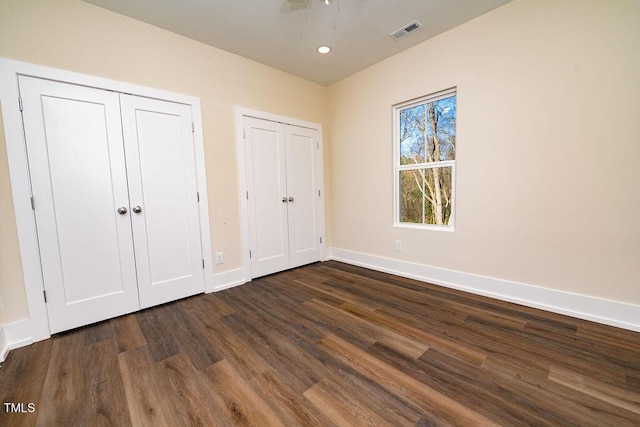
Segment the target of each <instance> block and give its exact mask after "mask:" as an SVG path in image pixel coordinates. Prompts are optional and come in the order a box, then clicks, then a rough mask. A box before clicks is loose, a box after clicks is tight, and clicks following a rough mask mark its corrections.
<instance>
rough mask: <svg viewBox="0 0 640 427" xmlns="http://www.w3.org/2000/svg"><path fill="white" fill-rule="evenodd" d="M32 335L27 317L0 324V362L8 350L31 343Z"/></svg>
mask: <svg viewBox="0 0 640 427" xmlns="http://www.w3.org/2000/svg"><path fill="white" fill-rule="evenodd" d="M32 335H33V334H32V333H31V322H30V321H29V319H24V320H19V321H17V322H13V323H7V324H6V325H2V326H0V362H4V360H5V359H6V357H7V354H9V350H13V349H14V348H18V347H24V346H25V345H29V344H31V343H32V342H33V338H32Z"/></svg>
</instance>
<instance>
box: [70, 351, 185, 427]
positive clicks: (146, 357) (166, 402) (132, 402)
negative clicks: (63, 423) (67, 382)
mask: <svg viewBox="0 0 640 427" xmlns="http://www.w3.org/2000/svg"><path fill="white" fill-rule="evenodd" d="M118 363H119V369H120V372H121V374H122V379H123V382H124V390H125V395H126V401H127V405H128V407H129V414H130V416H131V421H132V424H133V425H134V426H177V425H180V424H179V419H178V417H177V416H176V414H175V412H174V411H173V409H172V408H173V403H172V402H171V401H170V399H169V398H168V396H167V393H166V390H165V389H164V383H163V380H162V377H161V376H160V371H159V370H158V368H157V367H156V365H155V361H154V360H153V357H152V355H151V352H150V349H149V347H148V346H143V347H138V348H135V349H133V350H129V351H126V352H124V353H120V354H119V355H118ZM67 425H70V424H67Z"/></svg>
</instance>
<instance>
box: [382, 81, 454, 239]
mask: <svg viewBox="0 0 640 427" xmlns="http://www.w3.org/2000/svg"><path fill="white" fill-rule="evenodd" d="M393 114H394V129H395V130H394V150H395V160H394V162H395V168H394V173H395V192H396V194H395V200H396V207H395V223H396V225H400V226H404V225H410V226H413V227H420V228H429V229H439V230H450V231H452V230H453V225H454V213H455V179H456V162H455V160H456V116H457V104H456V91H455V89H453V90H447V91H444V92H439V93H436V94H433V95H429V96H426V97H423V98H420V99H418V100H414V101H410V102H406V103H403V104H399V105H396V106H395V107H394V109H393Z"/></svg>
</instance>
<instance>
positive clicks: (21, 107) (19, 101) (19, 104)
mask: <svg viewBox="0 0 640 427" xmlns="http://www.w3.org/2000/svg"><path fill="white" fill-rule="evenodd" d="M18 108H19V109H20V111H22V109H23V106H22V98H21V97H18Z"/></svg>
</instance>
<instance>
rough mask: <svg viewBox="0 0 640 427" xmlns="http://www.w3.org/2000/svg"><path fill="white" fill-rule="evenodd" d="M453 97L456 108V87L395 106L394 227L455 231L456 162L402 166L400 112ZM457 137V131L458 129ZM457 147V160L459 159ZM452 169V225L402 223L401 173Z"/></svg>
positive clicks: (447, 161)
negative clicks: (454, 96) (454, 97)
mask: <svg viewBox="0 0 640 427" xmlns="http://www.w3.org/2000/svg"><path fill="white" fill-rule="evenodd" d="M451 95H456V108H457V103H458V99H457V96H458V90H457V88H456V87H453V88H449V89H445V90H443V91H440V92H436V93H433V94H430V95H426V96H421V97H420V98H415V99H412V100H409V101H406V102H402V103H400V104H395V105H394V106H393V211H394V213H393V221H394V227H400V228H414V229H420V230H436V231H448V232H452V231H455V224H456V221H455V220H456V216H455V215H456V181H457V178H456V160H446V161H438V162H431V163H418V164H415V165H400V111H402V110H405V109H407V108H411V107H414V106H416V105H421V104H425V103H427V102H433V101H437V100H439V99H444V98H449V97H450V96H451ZM456 128H457V115H456ZM456 137H457V129H456ZM457 151H458V150H457V147H456V158H457ZM444 167H451V216H450V219H449V223H450V225H435V224H418V223H412V222H401V221H400V172H401V171H406V170H422V169H433V168H444Z"/></svg>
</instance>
